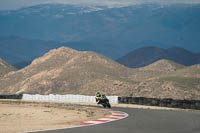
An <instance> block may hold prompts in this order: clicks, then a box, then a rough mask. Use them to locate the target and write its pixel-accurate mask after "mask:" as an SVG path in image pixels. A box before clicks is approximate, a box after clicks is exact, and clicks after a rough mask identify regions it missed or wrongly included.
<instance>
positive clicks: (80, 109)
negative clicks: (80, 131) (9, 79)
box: [0, 101, 109, 133]
mask: <svg viewBox="0 0 200 133" xmlns="http://www.w3.org/2000/svg"><path fill="white" fill-rule="evenodd" d="M106 115H109V112H108V111H103V110H99V109H95V108H87V107H84V106H78V105H70V104H55V103H53V104H52V103H51V104H50V103H40V104H38V103H30V102H8V101H0V133H19V132H25V131H34V130H46V129H57V128H69V127H74V126H77V125H80V123H81V122H83V121H88V120H94V119H97V118H101V117H104V116H106Z"/></svg>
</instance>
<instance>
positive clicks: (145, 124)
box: [37, 108, 200, 133]
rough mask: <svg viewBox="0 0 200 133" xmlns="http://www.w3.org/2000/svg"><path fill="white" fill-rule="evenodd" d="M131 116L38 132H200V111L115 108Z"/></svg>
mask: <svg viewBox="0 0 200 133" xmlns="http://www.w3.org/2000/svg"><path fill="white" fill-rule="evenodd" d="M113 110H116V111H123V112H126V113H128V114H129V117H127V118H125V119H122V120H118V121H113V122H110V123H105V124H100V125H94V126H84V127H78V128H69V129H58V130H52V131H40V132H37V133H200V112H189V111H168V110H150V109H130V108H113Z"/></svg>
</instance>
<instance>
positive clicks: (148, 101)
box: [0, 94, 200, 110]
mask: <svg viewBox="0 0 200 133" xmlns="http://www.w3.org/2000/svg"><path fill="white" fill-rule="evenodd" d="M107 98H108V99H109V101H110V103H111V104H138V105H147V106H159V107H169V108H182V109H197V110H200V100H175V99H170V98H165V99H157V98H145V97H118V96H107ZM0 99H21V100H25V101H44V102H45V101H46V102H85V103H96V101H95V96H85V95H72V94H68V95H54V94H50V95H39V94H35V95H30V94H16V95H15V94H13V95H0Z"/></svg>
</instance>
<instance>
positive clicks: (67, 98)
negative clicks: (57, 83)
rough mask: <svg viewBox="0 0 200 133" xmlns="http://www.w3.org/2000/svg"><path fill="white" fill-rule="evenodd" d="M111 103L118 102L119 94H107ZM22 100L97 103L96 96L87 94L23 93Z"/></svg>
mask: <svg viewBox="0 0 200 133" xmlns="http://www.w3.org/2000/svg"><path fill="white" fill-rule="evenodd" d="M107 98H108V99H109V101H110V103H111V104H118V96H107ZM22 100H26V101H48V102H87V103H96V101H95V96H85V95H71V94H68V95H53V94H50V95H39V94H36V95H29V94H23V97H22Z"/></svg>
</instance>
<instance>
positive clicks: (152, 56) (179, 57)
mask: <svg viewBox="0 0 200 133" xmlns="http://www.w3.org/2000/svg"><path fill="white" fill-rule="evenodd" d="M199 58H200V54H198V53H193V52H190V51H188V50H186V49H184V48H181V47H170V48H168V49H163V48H158V47H143V48H139V49H136V50H134V51H132V52H130V53H128V54H127V55H125V56H123V57H121V58H119V59H118V60H117V61H118V62H119V63H120V64H123V65H125V66H127V67H131V68H138V67H144V66H147V65H150V64H152V63H154V62H156V61H159V60H161V59H166V60H170V61H173V62H176V63H178V64H182V65H185V66H190V65H194V64H199V63H200V60H199ZM166 60H165V61H164V62H166ZM162 62H163V61H162ZM161 64H162V63H161Z"/></svg>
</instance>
